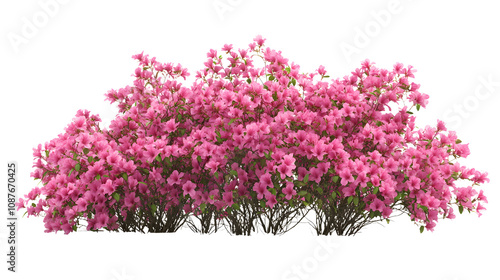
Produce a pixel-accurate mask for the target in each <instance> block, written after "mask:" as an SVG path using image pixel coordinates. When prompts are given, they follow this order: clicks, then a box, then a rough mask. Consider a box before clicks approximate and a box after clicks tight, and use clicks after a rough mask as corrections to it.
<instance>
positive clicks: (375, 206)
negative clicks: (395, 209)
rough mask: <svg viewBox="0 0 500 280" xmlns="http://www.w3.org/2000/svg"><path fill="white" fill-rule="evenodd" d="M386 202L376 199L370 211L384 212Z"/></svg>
mask: <svg viewBox="0 0 500 280" xmlns="http://www.w3.org/2000/svg"><path fill="white" fill-rule="evenodd" d="M384 206H385V204H384V202H383V201H382V200H380V199H378V198H375V199H374V200H373V201H372V203H371V204H370V209H371V210H372V211H380V212H382V211H383V210H384Z"/></svg>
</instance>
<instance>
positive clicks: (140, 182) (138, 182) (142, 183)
mask: <svg viewBox="0 0 500 280" xmlns="http://www.w3.org/2000/svg"><path fill="white" fill-rule="evenodd" d="M138 183H139V184H143V185H146V186H147V185H148V184H146V183H144V182H138Z"/></svg>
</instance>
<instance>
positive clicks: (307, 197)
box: [306, 193, 312, 203]
mask: <svg viewBox="0 0 500 280" xmlns="http://www.w3.org/2000/svg"><path fill="white" fill-rule="evenodd" d="M311 198H312V196H311V194H310V193H308V194H306V201H307V202H309V203H311Z"/></svg>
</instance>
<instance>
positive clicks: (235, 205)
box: [231, 203, 240, 210]
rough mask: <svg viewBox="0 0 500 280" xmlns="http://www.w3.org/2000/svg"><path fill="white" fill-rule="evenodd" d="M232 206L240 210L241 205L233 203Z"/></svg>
mask: <svg viewBox="0 0 500 280" xmlns="http://www.w3.org/2000/svg"><path fill="white" fill-rule="evenodd" d="M231 207H233V209H234V210H240V205H239V204H238V203H233V205H232V206H231Z"/></svg>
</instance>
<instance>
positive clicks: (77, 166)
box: [75, 163, 82, 171]
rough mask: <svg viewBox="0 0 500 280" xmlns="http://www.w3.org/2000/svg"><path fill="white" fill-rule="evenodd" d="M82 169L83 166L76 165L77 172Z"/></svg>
mask: <svg viewBox="0 0 500 280" xmlns="http://www.w3.org/2000/svg"><path fill="white" fill-rule="evenodd" d="M80 168H82V166H81V165H80V164H79V163H77V164H76V165H75V170H76V171H80Z"/></svg>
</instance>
